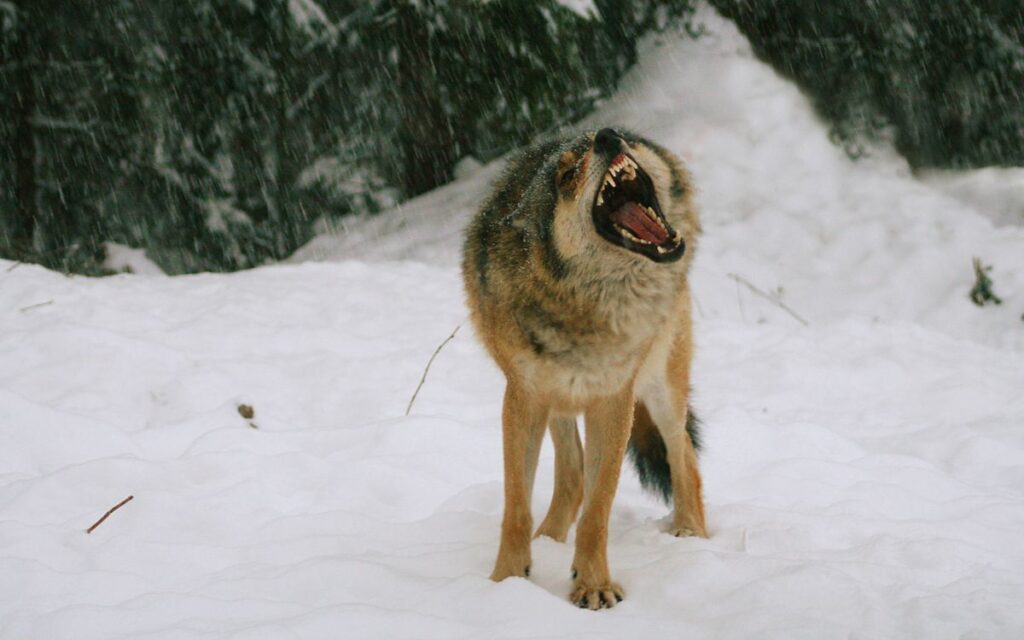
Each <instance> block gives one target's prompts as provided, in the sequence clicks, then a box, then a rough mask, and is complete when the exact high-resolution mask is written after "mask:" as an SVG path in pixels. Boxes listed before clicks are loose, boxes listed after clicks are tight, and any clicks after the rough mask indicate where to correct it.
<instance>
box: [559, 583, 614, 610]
mask: <svg viewBox="0 0 1024 640" xmlns="http://www.w3.org/2000/svg"><path fill="white" fill-rule="evenodd" d="M624 597H625V593H624V592H623V591H622V587H620V586H619V585H617V584H615V583H614V582H608V583H605V584H601V585H588V584H582V583H580V582H579V581H577V583H576V588H575V589H573V592H572V595H570V596H569V600H570V601H571V602H572V603H573V604H574V605H576V606H577V607H579V608H580V609H590V610H591V611H597V610H598V609H611V608H612V607H614V606H615V605H616V603H619V602H622V599H623V598H624Z"/></svg>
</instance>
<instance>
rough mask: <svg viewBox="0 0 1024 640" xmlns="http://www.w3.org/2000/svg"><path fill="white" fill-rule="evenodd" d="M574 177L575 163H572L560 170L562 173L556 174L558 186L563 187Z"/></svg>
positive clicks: (570, 182)
mask: <svg viewBox="0 0 1024 640" xmlns="http://www.w3.org/2000/svg"><path fill="white" fill-rule="evenodd" d="M575 177H576V165H572V166H570V167H568V168H566V170H565V171H563V172H562V175H560V176H558V186H559V187H562V188H563V189H564V188H566V187H568V186H569V185H570V184H572V181H573V179H574V178H575Z"/></svg>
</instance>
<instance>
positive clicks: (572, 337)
mask: <svg viewBox="0 0 1024 640" xmlns="http://www.w3.org/2000/svg"><path fill="white" fill-rule="evenodd" d="M567 280H568V282H567V283H566V284H567V285H568V286H566V287H565V288H564V290H563V295H562V297H561V298H560V299H559V298H556V299H546V300H542V299H540V297H539V296H536V295H533V296H523V297H522V298H519V300H518V301H517V306H515V307H513V313H514V315H515V318H516V324H517V326H518V328H519V329H520V330H521V331H522V332H523V334H524V337H525V338H526V339H527V340H528V341H529V343H530V345H531V346H532V349H531V350H530V351H529V352H525V353H522V354H521V355H520V356H519V357H518V358H516V360H515V362H514V365H515V366H516V367H517V368H519V369H520V372H521V374H522V375H523V379H524V380H533V381H535V384H536V385H538V386H543V387H544V388H545V390H546V391H547V392H548V393H551V394H552V395H556V396H561V397H564V398H565V399H566V400H568V401H570V402H571V401H572V399H575V398H583V397H588V396H592V395H594V394H596V393H601V392H602V391H604V392H606V391H607V390H608V389H618V388H621V387H622V385H624V384H626V383H627V382H628V381H629V380H630V378H631V377H632V376H634V375H635V374H636V372H637V371H638V369H639V368H640V366H641V365H642V364H643V362H644V361H645V359H646V358H647V357H648V354H649V353H650V351H651V346H652V344H653V343H654V341H655V339H656V338H657V337H658V335H659V334H660V333H662V332H663V329H664V327H665V324H666V322H667V321H668V319H669V315H670V314H671V311H672V309H673V308H674V307H675V305H674V299H675V297H676V296H677V295H678V293H679V290H680V286H681V278H678V277H677V274H674V273H672V271H671V270H661V271H660V272H655V273H653V274H652V273H650V272H649V271H647V270H644V269H636V268H634V269H632V270H629V269H619V270H616V271H614V272H608V273H600V272H593V271H590V272H587V271H583V272H582V273H580V272H577V273H576V274H574V275H573V276H570V277H569V278H568V279H567Z"/></svg>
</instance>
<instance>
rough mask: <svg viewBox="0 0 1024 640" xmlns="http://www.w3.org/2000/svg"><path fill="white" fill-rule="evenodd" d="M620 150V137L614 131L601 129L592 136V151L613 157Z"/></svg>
mask: <svg viewBox="0 0 1024 640" xmlns="http://www.w3.org/2000/svg"><path fill="white" fill-rule="evenodd" d="M621 149H622V137H621V136H620V135H619V132H618V131H616V130H615V129H608V128H605V129H601V130H600V131H598V132H597V135H596V136H594V151H596V152H598V153H599V154H601V155H604V156H609V157H610V156H614V155H617V154H618V153H619V151H620V150H621Z"/></svg>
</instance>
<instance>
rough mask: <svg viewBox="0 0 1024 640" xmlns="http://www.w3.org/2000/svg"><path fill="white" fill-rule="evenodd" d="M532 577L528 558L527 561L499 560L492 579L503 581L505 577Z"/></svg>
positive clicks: (492, 573)
mask: <svg viewBox="0 0 1024 640" xmlns="http://www.w3.org/2000/svg"><path fill="white" fill-rule="evenodd" d="M529 577H530V561H529V560H526V561H525V563H524V562H523V561H522V560H520V561H518V562H516V561H515V560H512V561H508V562H500V561H499V562H498V564H497V565H495V567H494V571H492V572H491V580H494V581H495V582H501V581H502V580H504V579H505V578H529Z"/></svg>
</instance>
